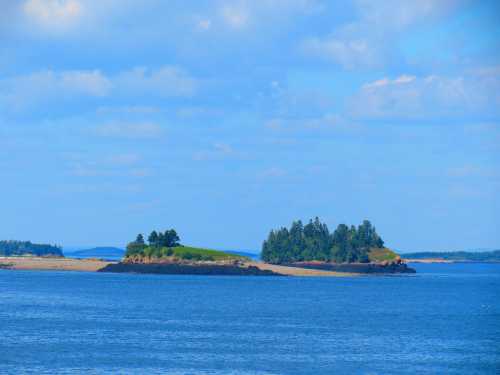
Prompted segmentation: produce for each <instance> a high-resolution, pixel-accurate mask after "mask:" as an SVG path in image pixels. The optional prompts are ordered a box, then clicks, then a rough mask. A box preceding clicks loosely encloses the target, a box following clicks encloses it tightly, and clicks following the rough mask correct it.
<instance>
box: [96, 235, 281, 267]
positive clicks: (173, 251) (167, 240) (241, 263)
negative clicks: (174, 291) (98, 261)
mask: <svg viewBox="0 0 500 375" xmlns="http://www.w3.org/2000/svg"><path fill="white" fill-rule="evenodd" d="M179 241H180V238H179V236H178V234H177V232H176V231H175V229H168V230H165V231H164V232H161V231H160V232H157V231H156V230H154V231H152V232H151V234H150V235H149V237H148V243H147V244H146V241H145V240H144V236H143V235H142V234H139V235H137V237H136V239H135V241H133V242H130V243H129V244H128V245H127V251H126V253H125V257H124V258H123V259H122V261H121V262H119V263H113V264H108V265H107V266H105V267H104V268H102V269H101V270H99V272H132V273H154V274H170V275H172V274H173V275H179V274H189V275H231V276H235V275H252V276H280V275H281V274H280V273H278V272H275V271H273V270H270V269H260V268H259V267H257V266H256V265H255V264H253V263H252V262H251V260H250V259H249V258H247V257H245V256H242V255H238V254H235V253H229V252H224V251H218V250H211V249H204V248H197V247H191V246H184V245H182V244H181V243H180V242H179Z"/></svg>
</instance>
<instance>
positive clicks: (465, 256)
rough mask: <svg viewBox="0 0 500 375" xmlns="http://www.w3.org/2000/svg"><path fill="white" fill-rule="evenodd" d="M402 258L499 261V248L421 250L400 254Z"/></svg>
mask: <svg viewBox="0 0 500 375" xmlns="http://www.w3.org/2000/svg"><path fill="white" fill-rule="evenodd" d="M401 257H402V258H404V259H408V260H411V259H442V260H448V261H455V262H500V250H493V251H478V252H472V251H422V252H417V253H408V254H401Z"/></svg>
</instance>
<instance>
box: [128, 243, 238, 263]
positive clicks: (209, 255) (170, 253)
mask: <svg viewBox="0 0 500 375" xmlns="http://www.w3.org/2000/svg"><path fill="white" fill-rule="evenodd" d="M136 255H139V256H145V257H149V258H164V257H173V258H177V259H185V260H195V261H196V260H197V261H223V260H248V258H247V257H244V256H241V255H236V254H229V253H225V252H223V251H218V250H211V249H203V248H199V247H191V246H177V247H170V248H167V247H163V248H155V247H146V248H145V249H144V250H142V251H141V252H140V254H136Z"/></svg>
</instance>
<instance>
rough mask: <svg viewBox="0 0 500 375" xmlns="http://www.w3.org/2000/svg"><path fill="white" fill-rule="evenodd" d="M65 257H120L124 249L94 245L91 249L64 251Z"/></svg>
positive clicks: (123, 253)
mask: <svg viewBox="0 0 500 375" xmlns="http://www.w3.org/2000/svg"><path fill="white" fill-rule="evenodd" d="M65 255H66V256H67V257H73V258H104V259H115V258H122V257H123V256H124V255H125V250H124V249H120V248H118V247H105V246H103V247H94V248H92V249H84V250H77V251H71V252H69V251H66V252H65Z"/></svg>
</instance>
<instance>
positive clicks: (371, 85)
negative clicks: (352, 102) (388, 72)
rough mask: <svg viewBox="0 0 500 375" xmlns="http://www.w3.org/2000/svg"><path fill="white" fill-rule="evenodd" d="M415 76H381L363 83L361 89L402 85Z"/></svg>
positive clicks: (412, 79)
mask: <svg viewBox="0 0 500 375" xmlns="http://www.w3.org/2000/svg"><path fill="white" fill-rule="evenodd" d="M415 78H416V77H415V76H410V75H402V76H399V77H397V78H395V79H393V80H390V79H389V78H382V79H379V80H377V81H374V82H370V83H366V84H365V85H363V89H365V90H370V89H376V88H377V87H384V86H389V85H402V84H406V83H410V82H413V81H414V80H415Z"/></svg>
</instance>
